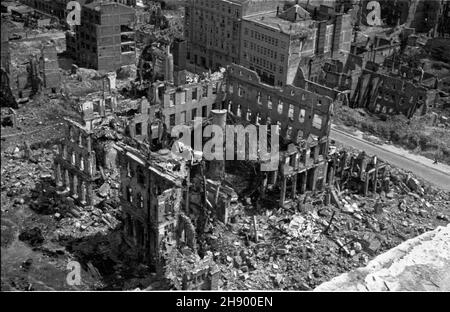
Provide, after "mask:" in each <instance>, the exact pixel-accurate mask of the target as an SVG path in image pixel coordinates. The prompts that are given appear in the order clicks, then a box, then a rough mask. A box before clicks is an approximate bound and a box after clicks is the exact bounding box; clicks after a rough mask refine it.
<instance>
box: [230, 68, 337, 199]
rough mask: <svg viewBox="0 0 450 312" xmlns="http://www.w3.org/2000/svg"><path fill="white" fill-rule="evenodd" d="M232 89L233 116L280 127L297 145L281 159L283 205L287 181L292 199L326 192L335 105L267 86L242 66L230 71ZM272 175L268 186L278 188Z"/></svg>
mask: <svg viewBox="0 0 450 312" xmlns="http://www.w3.org/2000/svg"><path fill="white" fill-rule="evenodd" d="M227 87H228V94H227V97H226V103H225V104H226V107H227V109H228V111H229V112H230V114H232V115H234V116H236V117H239V118H240V119H241V120H243V121H244V122H245V123H254V124H256V125H258V124H271V125H278V129H279V130H278V131H279V135H280V137H282V138H283V139H284V142H285V143H287V144H289V143H293V144H291V145H289V147H288V148H287V149H286V150H285V151H284V152H283V155H282V157H281V165H280V174H281V182H280V183H281V188H282V191H281V199H280V204H281V205H284V202H285V199H286V197H285V194H286V190H287V181H288V180H289V181H291V183H292V185H289V189H291V193H290V195H289V196H288V197H289V198H295V196H296V193H297V191H298V192H299V193H304V192H305V191H306V190H309V191H315V190H316V189H321V188H322V187H323V186H324V185H325V183H327V181H328V180H327V177H326V171H327V169H326V162H325V159H326V157H327V153H328V136H329V133H330V126H331V114H332V112H333V100H332V99H330V98H328V97H325V96H320V95H317V94H315V93H313V92H310V91H307V90H304V89H301V88H298V87H294V86H285V87H283V88H277V87H272V86H269V85H266V84H264V83H262V82H261V80H260V78H259V77H258V75H257V73H256V72H254V71H251V70H249V69H247V68H245V67H242V66H238V65H232V66H230V67H229V68H228V75H227ZM287 144H286V145H287ZM267 175H270V177H269V176H266V177H265V182H263V184H264V185H266V187H267V186H268V185H270V184H275V183H276V180H277V175H278V172H277V171H275V172H271V173H267ZM297 180H299V182H298V183H297ZM297 189H298V190H297Z"/></svg>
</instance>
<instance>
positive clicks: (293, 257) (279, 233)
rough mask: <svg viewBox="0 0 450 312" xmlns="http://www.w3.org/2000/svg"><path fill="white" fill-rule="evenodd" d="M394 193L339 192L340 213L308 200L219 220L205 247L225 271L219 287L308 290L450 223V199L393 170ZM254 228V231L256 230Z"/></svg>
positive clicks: (312, 197)
mask: <svg viewBox="0 0 450 312" xmlns="http://www.w3.org/2000/svg"><path fill="white" fill-rule="evenodd" d="M391 185H392V187H391V191H390V192H388V193H385V192H381V193H380V194H373V193H372V194H369V196H367V197H364V196H361V195H360V194H358V193H356V192H355V193H353V192H352V191H350V190H344V191H342V192H337V196H338V198H339V200H340V201H341V205H339V206H340V207H341V208H338V207H337V205H323V204H321V203H323V198H321V197H323V196H325V194H324V193H319V194H315V195H314V194H311V195H310V196H308V198H309V200H308V201H307V203H305V204H303V205H300V208H299V209H300V210H301V212H299V211H294V210H293V209H283V208H280V209H278V210H273V209H267V208H270V207H265V208H266V210H265V212H261V211H259V212H257V213H255V209H254V208H253V207H251V206H247V209H246V213H244V214H242V215H240V216H237V217H236V218H235V219H234V222H233V223H230V224H228V225H226V226H225V225H224V224H222V223H220V222H217V221H214V224H213V225H212V226H211V227H210V228H211V229H212V230H211V231H212V232H211V233H209V234H208V235H207V238H206V244H207V246H208V247H207V248H206V249H208V250H209V251H210V252H212V253H213V255H214V260H215V261H216V263H217V264H218V265H219V267H220V270H221V274H222V275H221V281H220V283H219V284H220V287H221V288H222V289H285V290H309V289H312V288H314V287H315V286H317V285H319V284H320V283H322V282H324V281H327V280H329V279H330V278H332V277H334V276H337V275H339V274H340V273H342V272H347V271H349V270H352V269H354V268H355V267H360V266H364V265H366V264H367V262H368V261H369V260H370V259H372V258H373V257H375V256H376V255H378V254H380V253H382V252H384V251H386V250H389V249H391V248H393V247H395V246H397V245H398V244H400V243H402V242H403V241H405V240H407V239H409V238H412V237H415V236H417V235H420V234H422V233H424V232H426V231H429V230H432V229H434V228H435V227H436V226H439V225H445V224H446V223H448V222H449V220H450V211H448V207H449V205H450V195H449V194H448V193H445V192H443V191H439V190H436V189H433V188H431V187H426V186H425V185H424V184H423V183H422V182H420V181H419V180H417V179H416V178H414V177H412V176H411V175H410V174H406V173H404V172H400V171H398V170H393V171H392V172H391ZM255 225H256V226H255Z"/></svg>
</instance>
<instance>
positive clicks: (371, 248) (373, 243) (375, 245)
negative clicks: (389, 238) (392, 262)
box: [361, 235, 381, 256]
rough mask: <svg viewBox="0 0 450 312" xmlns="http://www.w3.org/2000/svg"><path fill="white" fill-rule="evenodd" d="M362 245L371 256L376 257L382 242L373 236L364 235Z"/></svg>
mask: <svg viewBox="0 0 450 312" xmlns="http://www.w3.org/2000/svg"><path fill="white" fill-rule="evenodd" d="M361 244H362V246H363V248H364V250H366V251H367V252H368V253H369V254H370V255H372V256H374V255H375V254H376V253H377V251H378V250H379V249H380V248H381V242H380V241H379V240H378V239H377V238H376V237H375V236H372V235H364V237H363V239H362V241H361Z"/></svg>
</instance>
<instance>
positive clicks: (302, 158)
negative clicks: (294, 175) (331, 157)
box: [285, 143, 326, 168]
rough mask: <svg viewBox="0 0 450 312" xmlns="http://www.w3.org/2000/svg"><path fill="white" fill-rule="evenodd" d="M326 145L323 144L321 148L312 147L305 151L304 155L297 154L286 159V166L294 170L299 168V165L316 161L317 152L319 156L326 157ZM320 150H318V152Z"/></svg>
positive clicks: (317, 146)
mask: <svg viewBox="0 0 450 312" xmlns="http://www.w3.org/2000/svg"><path fill="white" fill-rule="evenodd" d="M325 147H326V143H322V144H321V145H320V146H319V145H316V146H312V147H311V148H309V149H305V150H304V151H303V152H302V153H297V154H294V155H291V156H288V157H286V158H285V164H286V165H289V166H291V167H293V168H297V165H298V164H299V163H305V162H306V160H308V159H315V157H316V151H318V155H317V156H321V155H324V153H325ZM317 149H318V150H317Z"/></svg>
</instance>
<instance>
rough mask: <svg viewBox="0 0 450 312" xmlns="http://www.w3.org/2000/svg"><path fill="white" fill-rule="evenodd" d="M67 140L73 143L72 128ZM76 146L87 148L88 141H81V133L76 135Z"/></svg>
mask: <svg viewBox="0 0 450 312" xmlns="http://www.w3.org/2000/svg"><path fill="white" fill-rule="evenodd" d="M69 138H70V141H71V142H75V134H74V131H73V129H72V128H69ZM83 141H84V144H83ZM78 146H80V147H86V148H87V147H88V139H87V138H84V140H83V135H82V134H81V133H80V134H79V135H78Z"/></svg>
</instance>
